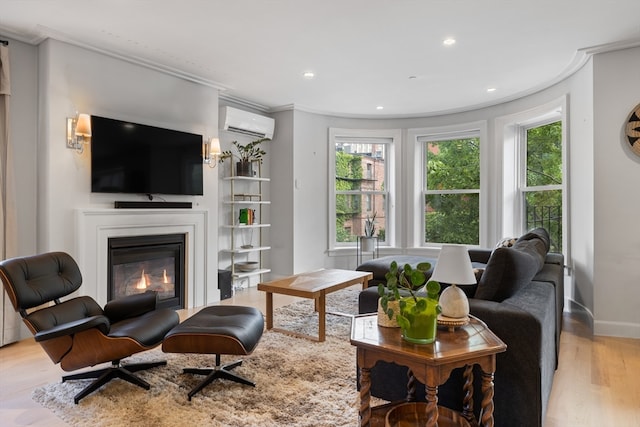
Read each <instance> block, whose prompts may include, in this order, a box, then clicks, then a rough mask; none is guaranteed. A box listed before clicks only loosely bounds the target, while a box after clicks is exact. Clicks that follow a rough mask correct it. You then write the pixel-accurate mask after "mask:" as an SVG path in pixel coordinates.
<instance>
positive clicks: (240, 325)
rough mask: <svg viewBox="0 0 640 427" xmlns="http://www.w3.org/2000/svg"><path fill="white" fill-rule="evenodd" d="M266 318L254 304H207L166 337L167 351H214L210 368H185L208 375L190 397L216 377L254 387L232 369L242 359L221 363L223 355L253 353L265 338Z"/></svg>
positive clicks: (189, 372)
mask: <svg viewBox="0 0 640 427" xmlns="http://www.w3.org/2000/svg"><path fill="white" fill-rule="evenodd" d="M263 330H264V318H263V316H262V313H261V312H260V310H258V309H256V308H254V307H243V306H234V305H219V306H211V307H205V308H203V309H202V310H200V311H199V312H197V313H196V314H194V315H193V316H191V317H190V318H188V319H187V320H185V321H184V322H182V323H180V324H179V325H178V326H176V327H175V328H173V329H172V330H170V331H169V332H168V333H167V335H166V336H165V337H164V341H163V343H162V351H164V352H165V353H203V354H215V355H216V366H215V367H214V368H208V369H197V368H185V369H184V370H183V372H184V373H187V374H197V375H206V376H207V377H206V378H205V379H204V380H203V381H202V382H201V383H200V384H198V385H197V386H196V387H195V388H194V389H193V390H191V391H190V392H189V395H188V396H189V400H191V397H193V395H195V394H196V393H197V392H199V391H200V390H202V389H203V388H204V387H206V386H207V385H208V384H209V383H211V382H212V381H213V380H215V379H216V378H222V379H227V380H231V381H236V382H239V383H241V384H246V385H250V386H253V387H255V383H254V382H252V381H249V380H248V379H246V378H244V377H241V376H240V375H236V374H234V373H233V372H231V370H232V369H233V368H235V367H237V366H240V365H241V364H242V360H238V361H235V362H231V363H227V364H225V365H220V355H221V354H238V355H247V354H251V352H253V349H254V348H255V347H256V345H258V341H260V338H261V337H262V332H263Z"/></svg>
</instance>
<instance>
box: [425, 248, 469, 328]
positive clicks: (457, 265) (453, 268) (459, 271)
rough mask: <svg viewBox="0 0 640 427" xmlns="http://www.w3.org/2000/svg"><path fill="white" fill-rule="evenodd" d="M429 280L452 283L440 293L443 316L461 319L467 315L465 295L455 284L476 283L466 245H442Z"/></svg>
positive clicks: (467, 302)
mask: <svg viewBox="0 0 640 427" xmlns="http://www.w3.org/2000/svg"><path fill="white" fill-rule="evenodd" d="M431 280H435V281H437V282H441V283H450V284H451V285H452V286H449V287H448V288H447V289H445V290H444V291H442V294H441V295H440V300H439V303H440V307H441V308H442V315H443V316H447V317H451V318H455V319H461V318H465V317H467V316H468V315H469V300H468V299H467V295H466V294H465V293H464V291H463V290H462V289H460V288H459V287H457V286H456V285H473V284H474V283H476V276H475V274H473V266H472V265H471V258H469V251H467V248H466V247H464V246H460V245H443V246H442V249H441V250H440V256H439V257H438V261H437V263H436V268H435V269H434V271H433V275H432V276H431Z"/></svg>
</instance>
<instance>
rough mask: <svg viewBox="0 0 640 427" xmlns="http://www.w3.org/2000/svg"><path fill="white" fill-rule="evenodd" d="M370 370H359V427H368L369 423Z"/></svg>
mask: <svg viewBox="0 0 640 427" xmlns="http://www.w3.org/2000/svg"><path fill="white" fill-rule="evenodd" d="M370 390H371V370H370V369H368V368H360V426H361V427H369V426H370V423H371V402H370V401H371V392H370Z"/></svg>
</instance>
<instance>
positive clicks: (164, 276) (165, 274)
mask: <svg viewBox="0 0 640 427" xmlns="http://www.w3.org/2000/svg"><path fill="white" fill-rule="evenodd" d="M162 283H169V278H168V277H167V270H166V269H165V270H164V271H163V272H162Z"/></svg>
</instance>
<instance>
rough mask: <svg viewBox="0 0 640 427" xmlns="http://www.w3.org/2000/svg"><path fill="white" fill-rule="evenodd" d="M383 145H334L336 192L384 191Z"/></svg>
mask: <svg viewBox="0 0 640 427" xmlns="http://www.w3.org/2000/svg"><path fill="white" fill-rule="evenodd" d="M384 159H385V144H355V143H342V142H337V143H336V190H337V191H345V190H355V191H374V190H382V189H384V179H385V176H386V173H385V160H384Z"/></svg>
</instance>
